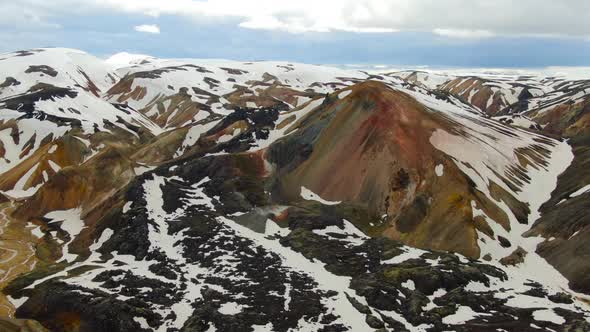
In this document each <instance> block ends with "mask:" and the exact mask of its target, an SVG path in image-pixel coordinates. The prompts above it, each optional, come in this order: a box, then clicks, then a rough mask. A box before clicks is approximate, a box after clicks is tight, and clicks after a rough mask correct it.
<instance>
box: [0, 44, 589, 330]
mask: <svg viewBox="0 0 590 332" xmlns="http://www.w3.org/2000/svg"><path fill="white" fill-rule="evenodd" d="M0 59H2V60H0V68H2V70H0V73H2V74H0V75H4V73H7V75H10V76H7V77H6V78H3V77H1V76H0V81H2V80H4V81H5V82H8V83H6V87H3V88H2V90H0V114H2V118H1V120H0V142H2V145H0V147H1V149H0V157H1V159H0V160H2V162H3V164H2V167H3V168H2V169H1V174H2V176H1V177H0V190H1V194H2V196H0V209H1V210H0V211H1V212H0V214H1V215H2V219H1V221H2V225H0V229H2V233H1V234H2V235H3V237H2V242H0V243H1V246H0V250H1V251H0V268H1V269H2V270H3V271H4V277H3V278H2V279H1V280H0V288H1V289H2V290H3V293H4V296H2V297H0V303H2V306H1V307H0V315H2V316H9V317H12V318H11V319H6V320H0V326H2V324H4V325H6V326H9V327H10V328H12V329H17V328H18V326H21V325H23V324H41V325H42V326H44V327H45V328H47V329H49V330H51V331H107V330H114V331H152V330H155V331H215V330H218V331H289V330H297V331H368V330H395V331H445V330H456V331H474V330H477V331H496V330H498V329H503V330H509V331H533V330H555V331H588V330H590V310H589V309H588V307H587V303H588V302H587V301H588V298H589V297H588V295H587V294H588V288H587V287H588V285H590V283H588V282H589V280H587V279H586V275H587V274H585V271H586V266H585V264H586V262H585V260H584V255H583V254H580V255H578V254H577V253H578V252H579V250H580V249H579V247H580V246H582V244H583V243H584V242H583V241H584V239H585V233H584V226H585V221H584V220H582V221H579V222H578V221H573V220H567V221H562V220H561V219H560V218H558V216H559V215H555V213H554V211H557V210H558V209H561V208H562V207H561V205H562V204H563V207H566V206H567V209H566V208H564V210H560V211H563V213H570V214H572V215H573V216H575V217H576V218H582V219H583V218H585V216H584V213H583V211H584V204H585V203H584V202H585V200H584V199H583V196H584V195H585V193H586V192H584V193H582V194H580V193H577V192H576V193H573V192H570V190H572V189H573V183H574V182H575V181H578V182H579V181H582V182H585V180H586V177H585V175H584V176H579V175H577V173H576V170H578V171H579V170H580V169H583V168H584V167H583V163H584V161H585V160H586V159H585V158H584V156H585V155H586V154H585V146H587V144H585V143H584V140H583V137H585V136H584V134H582V132H584V130H582V129H580V128H585V127H584V126H582V124H583V123H584V122H583V121H584V120H583V119H584V114H585V109H586V107H585V104H584V103H581V104H580V103H573V104H568V102H567V101H563V102H560V101H562V100H571V98H566V95H567V94H568V93H570V92H571V90H572V89H579V88H580V85H576V83H566V82H557V80H556V79H552V78H537V77H527V78H522V77H520V78H516V79H513V80H511V79H510V77H508V76H506V75H496V76H494V75H482V77H471V76H470V77H467V76H463V77H452V76H451V75H448V74H439V73H426V72H421V73H417V72H412V73H410V72H401V73H369V72H363V71H352V70H343V69H338V68H332V67H326V66H316V65H306V64H297V63H288V62H265V61H262V62H235V61H227V60H198V59H171V60H166V59H157V58H153V57H148V56H135V55H129V54H121V55H117V56H114V57H113V58H111V59H109V60H107V61H103V60H100V59H97V58H94V57H92V56H90V55H88V54H85V53H83V52H80V51H76V50H69V49H38V50H29V51H19V52H15V53H9V54H4V55H2V56H0ZM31 68H33V69H31ZM459 81H461V82H459ZM15 82H19V83H18V84H16V83H15ZM523 91H528V92H527V93H525V92H523ZM566 91H568V92H566ZM558 95H559V96H561V97H560V98H561V99H559V101H556V103H557V104H556V105H557V106H556V107H561V108H560V110H554V109H551V110H548V111H547V112H551V113H550V114H559V116H551V117H546V118H543V116H542V114H545V113H544V112H539V111H537V110H536V109H535V107H534V106H533V105H540V104H541V103H540V102H537V101H536V100H549V99H550V98H554V97H556V96H558ZM574 95H576V94H574ZM568 96H570V95H568ZM572 98H573V97H572ZM576 98H577V97H576ZM490 100H492V102H491V104H490V103H489V101H490ZM575 100H577V99H575ZM523 101H526V103H524V102H523ZM488 104H489V105H488ZM543 105H546V104H545V103H543ZM484 106H485V107H484ZM511 107H512V108H511ZM562 108H563V109H562ZM510 109H513V111H510ZM492 115H493V116H492ZM496 115H497V116H498V117H496ZM568 117H569V118H568ZM513 119H526V121H527V123H529V126H527V125H523V123H525V121H514V120H513ZM543 119H545V120H543ZM573 119H575V121H574V120H573ZM509 120H510V121H509ZM544 121H546V122H544ZM530 124H534V125H533V126H532V127H531V126H530ZM523 127H524V128H523ZM563 138H569V140H567V141H566V140H564V139H563ZM580 174H581V173H580ZM583 174H585V173H583ZM588 178H590V176H589V177H588ZM585 183H588V182H585ZM576 190H579V188H576ZM564 193H567V195H569V196H571V202H570V200H569V199H566V201H565V203H564V202H561V204H553V202H554V201H555V200H557V199H564V198H563V197H565V196H564V195H566V194H564ZM576 194H579V195H582V196H579V195H576ZM569 196H568V197H569ZM578 197H580V198H578ZM563 225H567V227H563ZM572 230H576V231H578V233H577V234H575V236H571V235H570V234H569V232H570V231H572ZM566 237H570V238H566ZM13 318H15V319H13ZM35 326H36V328H41V327H40V326H39V325H35Z"/></svg>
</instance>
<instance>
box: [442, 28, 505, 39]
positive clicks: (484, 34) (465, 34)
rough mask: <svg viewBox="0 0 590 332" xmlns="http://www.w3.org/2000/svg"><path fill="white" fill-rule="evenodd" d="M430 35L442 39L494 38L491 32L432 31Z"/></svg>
mask: <svg viewBox="0 0 590 332" xmlns="http://www.w3.org/2000/svg"><path fill="white" fill-rule="evenodd" d="M432 33H434V34H435V35H439V36H443V37H451V38H463V39H481V38H491V37H494V36H495V34H494V33H493V32H490V31H487V30H458V29H434V30H432Z"/></svg>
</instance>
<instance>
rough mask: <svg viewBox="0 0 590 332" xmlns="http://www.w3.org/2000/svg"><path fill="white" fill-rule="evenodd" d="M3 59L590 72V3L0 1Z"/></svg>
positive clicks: (448, 0) (583, 0)
mask: <svg viewBox="0 0 590 332" xmlns="http://www.w3.org/2000/svg"><path fill="white" fill-rule="evenodd" d="M0 13H2V19H1V20H0V52H8V51H14V50H17V49H23V48H33V47H45V46H62V47H72V48H78V49H82V50H85V51H87V52H90V53H93V54H95V55H97V56H101V57H107V56H109V55H111V54H114V53H117V52H120V51H127V52H131V53H142V54H150V55H154V56H159V57H193V58H228V59H236V60H289V61H300V62H307V63H324V64H326V63H328V64H384V65H401V66H404V65H405V66H421V65H428V66H463V67H544V66H589V65H590V1H588V0H518V1H514V0H52V1H47V0H11V1H9V0H0Z"/></svg>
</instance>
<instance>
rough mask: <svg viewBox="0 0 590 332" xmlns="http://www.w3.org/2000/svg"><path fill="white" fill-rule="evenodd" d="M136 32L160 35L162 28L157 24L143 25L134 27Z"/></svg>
mask: <svg viewBox="0 0 590 332" xmlns="http://www.w3.org/2000/svg"><path fill="white" fill-rule="evenodd" d="M134 29H135V31H137V32H146V33H154V34H159V33H160V27H159V26H157V25H155V24H142V25H138V26H135V27H134Z"/></svg>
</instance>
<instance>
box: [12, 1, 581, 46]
mask: <svg viewBox="0 0 590 332" xmlns="http://www.w3.org/2000/svg"><path fill="white" fill-rule="evenodd" d="M13 2H17V3H22V4H23V5H22V6H24V7H25V8H29V9H31V10H34V11H35V12H43V11H60V12H64V11H68V10H70V11H74V10H75V11H80V10H89V9H93V8H94V9H96V8H98V9H101V8H102V9H107V10H114V11H118V12H123V13H129V14H141V15H150V16H154V17H155V16H160V15H176V16H184V17H190V18H193V19H195V20H199V21H202V20H203V19H207V21H210V20H211V19H229V20H231V21H235V22H236V24H237V25H239V26H241V27H243V28H248V29H266V30H282V31H289V32H292V33H300V32H310V31H315V32H327V31H354V32H392V31H423V32H434V33H436V34H438V35H441V36H445V37H453V38H484V37H491V36H553V37H555V36H558V37H563V36H569V37H584V36H589V35H590V1H588V0H519V1H514V0H493V1H491V0H295V1H293V0H125V1H121V0H53V1H40V0H15V1H13ZM5 16H6V15H5Z"/></svg>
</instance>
